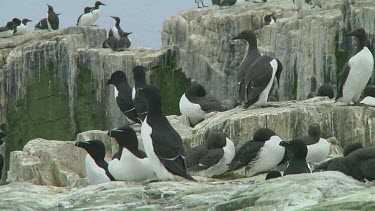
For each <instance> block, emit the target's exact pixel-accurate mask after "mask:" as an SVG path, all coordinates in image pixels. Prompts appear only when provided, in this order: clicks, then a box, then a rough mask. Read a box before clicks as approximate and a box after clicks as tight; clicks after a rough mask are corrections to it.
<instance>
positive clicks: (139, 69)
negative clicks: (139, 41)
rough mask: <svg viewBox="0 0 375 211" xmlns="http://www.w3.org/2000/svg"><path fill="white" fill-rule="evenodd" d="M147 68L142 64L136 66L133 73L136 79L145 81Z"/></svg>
mask: <svg viewBox="0 0 375 211" xmlns="http://www.w3.org/2000/svg"><path fill="white" fill-rule="evenodd" d="M146 71H147V68H146V67H143V66H141V65H138V66H135V67H134V68H133V75H134V80H135V81H145V80H146Z"/></svg>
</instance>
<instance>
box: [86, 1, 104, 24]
mask: <svg viewBox="0 0 375 211" xmlns="http://www.w3.org/2000/svg"><path fill="white" fill-rule="evenodd" d="M101 5H103V6H106V5H105V4H103V3H102V2H100V1H96V2H95V6H94V7H89V8H90V9H91V12H92V14H93V19H92V24H94V23H95V22H96V20H98V18H99V15H100V8H99V6H101ZM92 24H91V25H92Z"/></svg>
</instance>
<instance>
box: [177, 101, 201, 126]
mask: <svg viewBox="0 0 375 211" xmlns="http://www.w3.org/2000/svg"><path fill="white" fill-rule="evenodd" d="M179 106H180V112H181V114H182V115H185V116H187V117H188V118H189V120H190V123H191V124H193V125H196V124H197V123H198V122H199V121H201V120H202V119H204V115H206V112H205V111H203V110H202V109H201V106H200V105H199V104H194V103H191V102H190V101H189V100H188V99H187V98H186V96H185V94H183V95H182V96H181V98H180V103H179Z"/></svg>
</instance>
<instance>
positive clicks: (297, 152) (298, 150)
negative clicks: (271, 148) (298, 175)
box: [280, 139, 307, 159]
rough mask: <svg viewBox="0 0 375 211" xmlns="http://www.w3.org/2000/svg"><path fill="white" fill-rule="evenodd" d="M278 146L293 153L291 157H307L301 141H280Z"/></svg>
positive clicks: (304, 146)
mask: <svg viewBox="0 0 375 211" xmlns="http://www.w3.org/2000/svg"><path fill="white" fill-rule="evenodd" d="M280 146H282V147H285V148H287V149H288V150H290V151H291V152H292V153H293V157H298V158H305V159H306V156H307V146H306V144H305V142H303V141H302V140H301V139H294V140H292V141H282V142H280Z"/></svg>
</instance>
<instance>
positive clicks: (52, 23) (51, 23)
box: [47, 4, 59, 30]
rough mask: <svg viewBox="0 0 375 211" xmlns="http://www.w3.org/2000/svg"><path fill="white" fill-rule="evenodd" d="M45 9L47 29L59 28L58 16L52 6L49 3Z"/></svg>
mask: <svg viewBox="0 0 375 211" xmlns="http://www.w3.org/2000/svg"><path fill="white" fill-rule="evenodd" d="M47 6H48V11H47V25H48V30H57V29H59V16H58V15H57V14H56V13H55V11H53V7H52V6H51V5H49V4H47Z"/></svg>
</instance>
